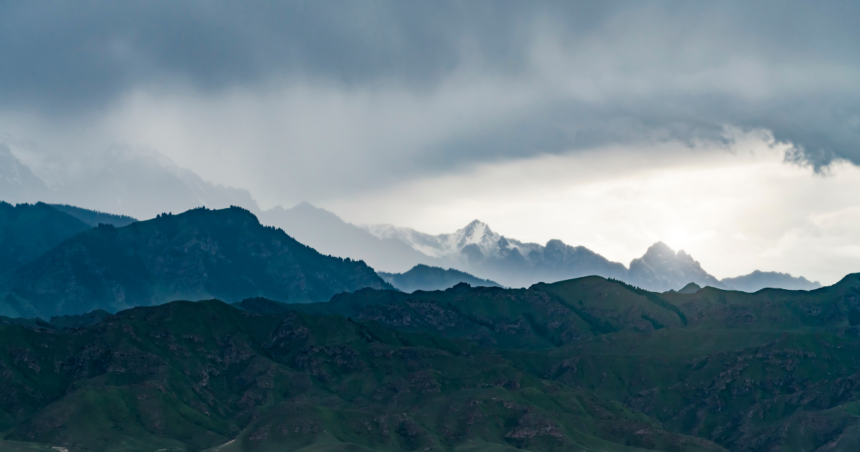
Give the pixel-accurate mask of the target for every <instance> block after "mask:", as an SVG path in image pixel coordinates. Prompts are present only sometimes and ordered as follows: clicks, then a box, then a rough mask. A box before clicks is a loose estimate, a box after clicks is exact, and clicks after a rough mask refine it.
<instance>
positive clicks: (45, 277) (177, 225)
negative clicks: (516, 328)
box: [0, 207, 390, 318]
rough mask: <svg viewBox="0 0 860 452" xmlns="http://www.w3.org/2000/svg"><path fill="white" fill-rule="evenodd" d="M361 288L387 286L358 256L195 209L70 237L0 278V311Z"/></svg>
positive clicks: (301, 297) (246, 217)
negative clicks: (327, 252)
mask: <svg viewBox="0 0 860 452" xmlns="http://www.w3.org/2000/svg"><path fill="white" fill-rule="evenodd" d="M363 287H375V288H390V286H389V285H388V283H386V282H384V281H383V280H382V279H380V278H379V277H378V276H377V275H376V273H375V272H374V271H373V269H371V268H370V267H368V266H367V265H366V264H365V263H364V262H361V261H354V260H351V259H349V258H347V259H340V258H335V257H329V256H324V255H322V254H320V253H318V252H317V251H315V250H314V249H312V248H310V247H308V246H306V245H304V244H301V243H299V242H297V241H296V240H295V239H293V238H292V237H290V236H288V235H287V234H286V233H284V232H283V231H282V230H279V229H276V228H273V227H267V226H263V225H261V224H260V223H259V221H258V220H257V218H256V217H255V216H254V215H253V214H252V213H251V212H250V211H248V210H246V209H242V208H239V207H231V208H227V209H221V210H209V209H206V208H198V209H192V210H189V211H187V212H185V213H182V214H178V215H171V214H164V215H159V216H158V217H156V218H155V219H152V220H147V221H141V222H136V223H132V224H130V225H128V226H125V227H122V228H115V227H113V226H110V225H101V226H99V227H97V228H92V229H88V230H87V231H84V232H82V233H79V234H77V235H75V236H73V237H71V238H70V239H68V240H66V241H64V242H62V243H61V244H60V245H58V246H56V247H54V248H52V249H51V250H48V251H47V252H46V253H45V254H43V255H41V256H40V257H38V258H37V259H36V260H34V261H32V262H29V263H27V264H25V265H23V266H21V267H18V268H16V269H15V270H13V271H11V272H9V273H6V274H5V275H3V276H2V278H0V294H2V296H3V298H2V299H0V307H3V309H0V315H9V313H10V312H11V313H12V314H14V315H17V316H21V317H27V316H36V317H42V318H50V317H51V316H56V315H65V314H82V313H84V312H88V311H91V310H93V309H104V310H106V311H110V312H116V311H118V310H121V309H126V308H130V307H134V306H150V305H155V304H160V303H165V302H168V301H170V300H174V299H207V298H214V297H218V298H222V299H224V300H225V301H240V300H242V299H244V298H249V297H254V296H266V297H268V298H272V299H275V300H280V301H287V302H291V303H295V302H310V301H326V300H328V299H329V298H330V297H331V296H333V295H335V294H336V293H339V292H343V291H351V290H357V289H360V288H363ZM4 310H5V312H3V311H4Z"/></svg>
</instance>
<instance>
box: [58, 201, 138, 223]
mask: <svg viewBox="0 0 860 452" xmlns="http://www.w3.org/2000/svg"><path fill="white" fill-rule="evenodd" d="M51 207H53V208H55V209H57V210H59V211H60V212H63V213H67V214H69V215H71V216H73V217H75V218H77V219H78V220H81V221H83V222H84V223H86V224H88V225H90V226H92V227H96V226H98V225H99V224H109V225H111V226H114V227H117V228H121V227H123V226H128V225H130V224H132V223H134V222H136V221H137V219H135V218H132V217H130V216H127V215H114V214H112V213H106V212H99V211H97V210H90V209H84V208H81V207H76V206H70V205H68V204H51Z"/></svg>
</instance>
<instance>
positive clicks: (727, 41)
mask: <svg viewBox="0 0 860 452" xmlns="http://www.w3.org/2000/svg"><path fill="white" fill-rule="evenodd" d="M857 17H860V5H858V4H857V3H856V2H838V3H837V2H817V3H811V2H785V1H779V2H720V3H719V4H715V3H713V4H712V3H706V2H542V3H535V2H514V1H511V2H477V1H469V2H438V1H437V2H381V1H355V2H347V1H340V2H319V1H308V2H288V3H275V2H271V3H270V2H265V3H264V2H255V3H253V4H250V5H249V3H247V2H244V3H239V2H216V1H197V2H194V1H188V2H172V1H171V2H168V1H151V2H108V1H88V2H77V3H73V2H59V1H58V2H2V3H0V61H2V67H3V69H2V70H0V104H2V105H3V108H5V109H6V110H16V111H25V112H27V111H33V112H37V113H39V114H41V115H47V116H51V115H54V116H60V117H62V116H63V115H75V114H77V113H80V112H87V111H93V110H98V109H99V108H102V107H104V106H105V105H109V104H110V102H112V101H113V100H115V99H116V98H117V97H119V96H121V95H123V94H124V93H127V92H128V91H129V90H133V89H136V88H141V87H143V88H145V89H158V87H160V86H165V85H170V86H174V85H181V86H186V87H188V89H191V90H193V91H195V92H197V93H202V95H204V96H205V95H208V94H211V93H218V92H219V91H222V90H225V89H230V88H233V87H237V86H238V87H246V88H247V87H251V89H253V87H254V86H257V85H265V84H266V83H270V82H271V81H272V80H276V81H278V82H283V81H285V80H286V81H289V80H313V81H321V80H322V81H330V82H332V83H336V84H338V86H342V87H344V89H347V90H348V89H352V88H370V89H374V88H377V87H380V86H383V87H385V86H397V87H399V88H401V89H404V90H407V91H411V92H416V93H432V92H433V91H434V90H436V89H437V88H438V87H439V86H442V85H444V84H445V83H447V82H448V81H449V77H450V76H451V75H452V74H456V73H458V71H463V68H464V67H467V68H469V69H468V70H469V71H471V73H474V74H478V76H479V77H487V78H488V79H505V80H514V81H517V80H519V81H520V83H521V84H522V85H528V86H532V87H534V91H535V92H537V93H538V94H536V96H538V97H539V98H541V99H542V101H539V102H533V103H531V104H530V105H529V106H528V107H527V108H523V109H522V110H521V111H518V112H515V113H512V114H510V115H508V116H507V117H505V118H503V119H501V120H498V121H493V122H491V123H488V124H482V125H476V126H475V127H467V128H465V131H464V130H459V131H458V132H456V133H452V134H451V135H449V136H442V137H440V138H439V139H438V140H436V142H435V143H433V144H431V145H428V146H427V147H428V149H427V150H426V152H424V153H422V154H421V155H420V156H419V157H420V158H415V159H413V156H412V155H404V156H403V157H402V158H403V159H404V160H409V159H412V163H411V165H413V166H415V165H426V166H430V167H434V166H435V167H444V166H445V165H452V164H455V163H456V162H458V161H463V160H473V161H481V160H485V159H492V158H498V157H521V156H525V155H529V154H535V153H540V152H559V151H564V150H569V149H575V148H585V147H591V146H597V145H602V144H608V143H624V144H635V143H639V142H642V141H646V142H651V141H660V140H668V139H677V140H681V141H684V142H694V141H695V140H697V139H707V140H720V139H723V137H722V130H723V127H724V126H734V127H738V128H741V129H756V128H765V129H768V130H771V131H772V132H773V134H774V137H775V138H776V139H777V140H782V141H788V142H791V143H793V144H794V145H795V146H796V147H797V149H798V152H797V153H796V154H793V155H791V156H789V158H792V159H795V160H797V161H799V162H802V163H810V164H812V165H815V166H816V167H820V166H822V165H826V164H828V163H829V162H831V161H832V160H833V159H836V158H843V159H847V160H850V161H852V162H854V163H855V164H857V163H860V148H858V143H860V83H858V82H857V80H860V79H858V76H860V58H858V55H860V32H858V29H860V27H857V26H856V23H855V21H856V18H857ZM505 95H506V93H499V96H505ZM491 108H492V107H488V110H489V109H491ZM469 120H470V118H465V119H464V121H469ZM404 165H409V164H408V163H404Z"/></svg>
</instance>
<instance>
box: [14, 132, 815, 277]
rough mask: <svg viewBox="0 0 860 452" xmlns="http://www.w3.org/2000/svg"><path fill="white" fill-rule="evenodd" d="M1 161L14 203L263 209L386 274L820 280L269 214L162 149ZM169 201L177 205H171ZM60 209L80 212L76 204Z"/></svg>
mask: <svg viewBox="0 0 860 452" xmlns="http://www.w3.org/2000/svg"><path fill="white" fill-rule="evenodd" d="M0 168H2V170H0V171H2V173H0V193H2V194H3V195H4V196H5V197H6V200H7V201H9V202H36V201H47V202H51V203H59V204H65V205H68V204H74V200H76V199H84V198H85V199H89V200H90V202H91V204H90V205H87V206H85V207H87V208H95V209H98V210H100V211H103V212H110V213H126V214H127V213H129V212H132V211H134V212H141V213H145V214H146V215H145V216H143V218H152V217H154V216H155V215H157V214H158V213H162V212H174V213H178V212H183V211H185V210H188V209H190V208H194V207H198V206H201V205H202V206H206V207H209V208H225V207H228V206H232V205H238V206H242V207H245V208H246V209H248V210H249V211H251V212H253V213H255V214H256V215H257V216H258V217H259V219H260V222H261V223H263V224H267V225H272V226H276V227H280V228H282V229H283V230H284V231H285V232H287V234H289V235H291V236H293V237H295V238H296V239H297V240H298V241H299V242H300V243H303V244H306V245H308V246H310V247H312V248H314V249H316V250H318V251H319V252H321V253H323V254H329V255H333V256H338V257H342V258H347V257H349V258H351V259H360V260H363V261H365V262H366V263H367V264H368V265H369V266H370V267H372V268H373V269H375V270H377V271H380V272H385V273H392V274H398V273H405V272H407V271H409V270H410V269H411V268H412V267H414V266H416V265H419V264H423V265H428V266H431V267H440V268H444V269H449V268H450V269H455V270H459V271H462V272H467V273H470V274H471V275H474V277H476V278H478V279H485V280H490V281H495V282H496V283H498V284H501V285H504V286H507V287H528V286H530V285H531V284H534V283H538V282H554V281H561V280H565V279H569V278H574V277H580V276H588V275H600V276H604V277H608V278H615V279H619V280H622V281H625V282H628V283H630V284H633V285H636V286H639V287H643V288H646V289H649V290H655V291H666V290H678V289H680V288H682V287H684V286H685V285H686V284H687V283H690V282H694V283H696V284H698V285H701V286H714V287H720V288H728V289H737V290H744V291H752V292H754V291H756V290H759V289H762V288H765V287H780V288H787V289H789V288H790V289H802V290H809V289H814V288H816V287H820V284H818V283H817V282H812V281H808V280H806V279H805V278H803V277H794V276H792V275H788V274H781V273H776V272H765V271H756V272H753V273H751V274H749V275H744V276H739V277H736V278H727V279H724V280H722V281H720V280H718V279H717V278H715V277H713V276H712V275H710V274H708V273H707V271H706V270H705V269H703V268H702V267H701V265H700V264H699V263H698V262H696V261H695V259H694V258H693V257H692V256H689V255H688V254H686V253H685V252H683V251H679V252H677V253H676V252H675V251H674V250H672V249H670V248H669V247H667V246H666V245H665V244H662V243H657V244H655V245H653V246H652V247H650V248H649V249H648V250H647V251H646V252H645V254H644V255H643V256H642V257H640V258H638V259H634V260H633V261H632V262H630V264H629V266H625V265H624V264H622V263H618V262H612V261H610V260H608V259H606V258H604V257H603V256H601V255H600V254H598V253H597V252H595V251H592V250H590V249H588V248H585V247H583V246H571V245H568V244H565V243H563V242H562V241H560V240H550V241H548V242H547V243H546V244H545V245H540V244H536V243H526V242H522V241H519V240H516V239H515V238H510V237H503V236H501V235H499V234H497V233H495V232H494V231H493V230H492V229H491V228H490V226H489V225H487V224H485V223H482V222H480V221H477V220H476V221H473V222H472V223H470V224H468V225H466V226H465V227H464V228H462V229H460V230H457V231H455V232H453V233H449V234H440V235H430V234H425V233H422V232H419V231H416V230H413V229H409V228H401V227H396V226H391V225H364V226H356V225H352V224H350V223H346V222H344V221H343V220H341V219H340V218H339V217H337V215H335V214H333V213H331V212H328V211H326V210H324V209H320V208H317V207H314V206H312V205H311V204H309V203H300V204H298V205H296V206H294V207H292V208H289V209H285V208H282V207H280V206H278V207H274V208H272V209H269V210H265V211H262V210H261V209H260V208H259V207H258V206H257V204H256V202H255V201H254V200H253V198H251V196H250V194H249V193H248V192H247V191H244V190H238V189H233V188H228V187H224V186H220V185H216V184H212V183H209V182H206V181H204V180H202V179H201V178H200V177H199V176H197V175H196V174H194V173H193V172H191V171H188V170H185V169H182V168H180V167H178V166H176V165H175V164H173V163H172V162H171V161H170V160H169V159H167V158H165V157H164V156H162V155H160V154H158V153H155V152H143V151H127V150H125V151H119V150H115V151H111V152H106V153H104V154H102V155H100V156H97V157H93V158H91V159H90V160H89V161H88V162H86V163H85V164H84V165H82V167H81V168H78V169H77V170H76V171H72V172H69V173H67V174H66V175H65V176H64V177H60V178H58V179H55V180H52V181H51V183H46V182H44V181H43V180H42V179H40V178H39V177H37V176H36V175H35V174H34V172H33V171H32V170H31V169H30V167H28V166H27V165H25V164H24V163H22V161H21V160H20V159H19V158H18V157H16V156H15V154H14V153H13V152H12V151H11V150H10V148H9V147H8V146H7V145H2V144H0ZM168 194H169V196H168ZM165 199H169V202H167V203H165V202H164V201H163V200H165ZM132 206H133V208H132ZM58 208H59V209H60V210H63V209H65V210H64V211H65V212H66V213H70V214H72V216H75V215H74V214H75V210H74V209H75V208H74V207H73V206H68V207H62V206H60V207H58ZM84 211H85V210H84ZM80 215H81V214H79V216H80ZM86 215H89V217H85V218H84V217H81V218H79V219H81V220H83V222H84V223H86V224H88V225H91V226H95V225H97V224H98V223H99V222H104V223H110V224H114V225H116V226H121V225H126V224H129V222H131V221H133V220H134V218H132V217H131V216H126V217H125V218H121V216H115V217H114V218H112V219H108V216H103V217H101V219H99V217H97V216H95V215H94V214H92V213H88V214H86ZM433 288H437V289H442V288H444V287H442V286H436V287H433Z"/></svg>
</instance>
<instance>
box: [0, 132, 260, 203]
mask: <svg viewBox="0 0 860 452" xmlns="http://www.w3.org/2000/svg"><path fill="white" fill-rule="evenodd" d="M50 160H56V159H55V158H53V157H52V158H51V159H50ZM76 163H77V164H76V165H74V169H68V170H66V171H63V170H56V169H55V170H53V171H49V172H47V173H46V174H49V175H47V176H45V175H43V177H45V179H41V178H40V177H38V176H37V174H38V171H35V170H34V168H35V167H34V168H30V167H28V166H27V165H25V164H23V163H22V162H21V161H20V160H19V159H18V158H17V157H16V156H15V155H14V154H13V153H12V152H11V150H10V148H9V146H7V145H5V144H2V143H0V199H3V200H6V201H8V202H29V203H34V202H37V201H43V202H46V203H50V204H71V205H86V206H87V207H90V208H93V209H96V210H98V211H101V212H112V213H118V214H123V215H130V216H134V217H137V218H152V217H155V216H156V215H158V214H160V213H164V212H173V213H178V212H184V211H186V210H188V209H192V208H195V207H200V206H206V207H208V208H216V209H217V208H227V207H229V206H232V205H236V206H242V207H245V208H247V209H250V210H251V211H253V212H257V211H259V208H258V206H257V203H256V202H255V201H254V199H253V198H252V197H251V195H250V193H248V192H247V191H246V190H239V189H235V188H230V187H225V186H223V185H218V184H213V183H211V182H207V181H205V180H203V179H202V178H200V176H198V175H197V174H195V173H194V172H192V171H190V170H187V169H184V168H181V167H179V166H177V165H176V164H175V163H173V162H172V161H171V160H170V159H169V158H167V157H165V156H164V155H162V154H160V153H158V152H154V151H140V150H128V149H114V150H111V151H108V152H105V153H103V154H100V155H96V156H93V157H91V158H89V159H86V160H82V161H79V162H76ZM57 166H62V165H57ZM69 166H70V167H71V166H72V165H69ZM37 169H38V168H37ZM34 171H35V173H34Z"/></svg>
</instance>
